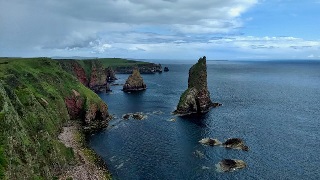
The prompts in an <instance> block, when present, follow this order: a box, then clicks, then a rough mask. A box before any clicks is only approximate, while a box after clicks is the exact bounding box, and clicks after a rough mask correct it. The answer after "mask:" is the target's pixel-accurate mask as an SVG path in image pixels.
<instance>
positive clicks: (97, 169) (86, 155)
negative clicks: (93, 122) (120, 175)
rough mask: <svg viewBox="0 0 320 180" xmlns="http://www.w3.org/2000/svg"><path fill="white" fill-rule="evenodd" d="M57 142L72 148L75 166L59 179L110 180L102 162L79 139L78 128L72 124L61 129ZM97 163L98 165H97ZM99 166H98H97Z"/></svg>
mask: <svg viewBox="0 0 320 180" xmlns="http://www.w3.org/2000/svg"><path fill="white" fill-rule="evenodd" d="M58 138H59V140H60V141H61V142H62V143H63V144H64V145H65V146H66V147H70V148H72V150H73V152H74V154H75V157H76V160H77V164H76V165H74V166H72V167H70V168H69V169H68V170H66V172H65V173H64V174H63V175H61V176H60V178H59V179H61V180H62V179H63V180H64V179H70V178H72V179H75V180H76V179H78V180H107V179H111V177H110V176H109V174H108V170H107V169H106V166H105V165H104V163H103V161H102V160H101V159H99V158H97V156H96V155H95V153H94V152H93V151H92V150H90V149H88V148H86V147H85V146H84V144H83V142H82V141H84V140H83V138H81V132H80V126H79V125H78V124H76V123H74V124H73V125H71V126H67V127H63V131H62V133H61V134H60V135H59V137H58ZM97 161H99V163H97ZM97 164H99V165H100V166H99V165H97Z"/></svg>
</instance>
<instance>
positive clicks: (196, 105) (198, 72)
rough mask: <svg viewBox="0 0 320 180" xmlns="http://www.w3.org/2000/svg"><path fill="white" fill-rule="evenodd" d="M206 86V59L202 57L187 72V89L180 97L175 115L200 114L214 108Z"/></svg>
mask: <svg viewBox="0 0 320 180" xmlns="http://www.w3.org/2000/svg"><path fill="white" fill-rule="evenodd" d="M215 105H216V104H214V103H212V101H211V99H210V92H209V91H208V86H207V64H206V57H205V56H204V57H202V58H200V59H199V60H198V62H197V63H196V64H195V65H193V66H192V67H191V68H190V70H189V79H188V89H187V90H186V91H185V92H184V93H183V94H182V95H181V97H180V101H179V104H178V106H177V109H176V110H175V111H174V113H176V114H180V115H188V114H193V113H197V114H202V113H206V112H208V111H209V110H210V108H211V107H215Z"/></svg>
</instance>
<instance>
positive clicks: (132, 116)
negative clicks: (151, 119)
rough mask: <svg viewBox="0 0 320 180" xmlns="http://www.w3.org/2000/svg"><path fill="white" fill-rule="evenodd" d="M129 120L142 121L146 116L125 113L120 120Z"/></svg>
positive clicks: (140, 113)
mask: <svg viewBox="0 0 320 180" xmlns="http://www.w3.org/2000/svg"><path fill="white" fill-rule="evenodd" d="M130 118H133V119H135V120H144V119H146V118H147V115H145V114H144V113H142V112H136V113H127V114H124V115H122V119H124V120H128V119H130Z"/></svg>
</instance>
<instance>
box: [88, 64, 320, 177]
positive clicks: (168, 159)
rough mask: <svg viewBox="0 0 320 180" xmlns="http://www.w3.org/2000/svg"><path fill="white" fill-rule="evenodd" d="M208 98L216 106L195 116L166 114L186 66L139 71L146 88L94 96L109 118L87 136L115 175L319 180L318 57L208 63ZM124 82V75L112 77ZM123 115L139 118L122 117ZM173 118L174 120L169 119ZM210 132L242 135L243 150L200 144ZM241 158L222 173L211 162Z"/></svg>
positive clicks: (184, 78)
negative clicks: (241, 164)
mask: <svg viewBox="0 0 320 180" xmlns="http://www.w3.org/2000/svg"><path fill="white" fill-rule="evenodd" d="M207 63H208V67H207V71H208V87H209V91H210V92H211V99H212V100H213V101H214V102H219V103H222V104H223V106H221V107H218V108H214V109H212V110H211V111H210V112H209V113H207V114H205V115H204V116H202V117H197V116H193V117H188V118H183V117H178V116H174V115H173V114H172V111H174V110H175V107H176V105H177V104H178V101H179V98H180V95H181V93H182V92H183V91H184V90H186V88H187V81H188V70H189V68H190V67H191V66H192V64H163V67H164V66H168V67H169V69H170V71H169V72H163V73H162V74H153V75H152V74H150V75H144V74H143V75H142V76H143V78H144V81H145V83H146V84H147V88H148V89H147V90H146V91H144V92H141V93H124V92H122V91H121V88H122V86H112V87H111V89H112V90H113V92H112V93H109V94H108V93H101V94H99V96H100V97H101V98H102V99H103V100H104V101H105V102H106V103H107V104H108V106H109V112H110V113H111V114H113V115H114V116H115V119H114V120H112V121H111V122H110V125H109V127H108V128H107V129H106V130H104V131H102V132H99V133H97V134H95V135H93V136H91V137H90V138H89V145H90V146H91V147H92V148H93V149H94V150H95V151H96V152H97V153H98V154H99V155H100V156H101V157H102V158H103V159H104V161H105V162H106V164H107V165H108V168H109V170H110V172H111V173H112V175H113V178H114V179H120V180H131V179H152V180H154V179H170V180H171V179H246V180H248V179H277V180H278V179H297V180H298V179H299V180H300V179H308V180H312V179H314V180H317V179H320V154H319V152H320V140H319V139H320V62H319V61H264V62H249V61H248V62H245V61H241V62H239V61H208V62H207ZM117 77H118V78H119V80H117V81H116V83H120V84H121V83H124V82H125V80H126V79H127V77H128V75H119V74H118V75H117ZM129 112H143V113H145V114H147V116H148V117H147V118H146V119H145V120H134V119H130V120H123V119H122V118H121V117H122V115H123V114H125V113H129ZM172 118H174V119H175V121H170V120H172ZM206 137H212V138H218V139H219V140H220V141H225V140H226V139H227V138H231V137H238V138H242V139H243V140H244V141H245V143H246V144H247V145H248V146H249V148H250V150H249V151H248V152H245V151H240V150H228V149H224V148H223V147H210V146H203V145H201V144H200V143H199V142H198V141H199V140H201V139H202V138H206ZM224 158H232V159H241V160H244V161H245V162H246V163H247V165H248V166H247V168H245V169H242V170H238V171H234V172H228V173H222V172H219V171H218V170H217V168H216V164H217V163H218V162H219V161H220V160H222V159H224Z"/></svg>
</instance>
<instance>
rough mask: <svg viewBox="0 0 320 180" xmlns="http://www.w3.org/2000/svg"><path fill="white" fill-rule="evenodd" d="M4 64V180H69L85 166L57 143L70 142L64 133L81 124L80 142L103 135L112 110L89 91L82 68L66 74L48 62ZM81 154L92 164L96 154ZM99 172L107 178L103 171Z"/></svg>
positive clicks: (0, 132) (0, 100) (0, 106)
mask: <svg viewBox="0 0 320 180" xmlns="http://www.w3.org/2000/svg"><path fill="white" fill-rule="evenodd" d="M0 62H6V63H4V64H1V66H0V126H1V128H0V142H1V143H0V179H21V178H23V179H59V177H61V176H63V177H65V178H69V177H70V176H68V175H66V174H65V173H66V171H69V170H71V169H73V168H74V167H77V166H78V165H79V164H83V162H82V161H83V159H84V158H77V156H78V155H79V154H77V153H76V151H77V150H74V149H73V148H74V147H73V146H68V145H67V144H65V145H64V144H63V143H61V141H60V140H59V138H58V137H61V138H62V139H63V138H64V135H66V136H67V137H69V136H68V133H67V134H64V135H62V136H59V135H60V134H61V131H62V129H63V127H64V126H66V125H67V124H68V123H69V122H72V124H73V123H75V124H78V125H79V128H77V132H78V133H77V134H78V135H77V136H84V135H85V134H87V133H90V132H93V131H96V130H100V129H103V128H105V127H106V126H107V125H108V122H109V120H110V118H111V116H110V115H109V113H108V106H107V105H106V104H105V103H104V101H102V100H101V99H100V98H99V96H98V95H97V94H95V93H94V92H93V91H91V90H90V89H88V88H87V87H86V86H85V85H89V83H90V81H89V80H88V78H87V76H85V73H84V72H86V71H85V69H83V68H80V67H82V66H81V65H80V64H76V63H73V62H72V63H70V65H71V66H68V68H69V69H70V71H69V72H68V71H66V70H65V68H61V64H60V63H59V62H58V61H55V60H51V59H49V58H31V59H26V58H9V59H8V58H0ZM95 71H99V70H98V68H97V69H96V70H95ZM73 73H74V74H73ZM96 75H97V76H99V73H96ZM98 79H99V78H98V77H97V82H99V80H98ZM91 82H92V81H91ZM62 134H63V133H62ZM72 137H73V136H72ZM61 138H60V139H61ZM71 140H73V141H77V142H79V141H80V140H79V139H78V138H75V137H74V138H71ZM62 141H63V140H62ZM83 141H84V140H83ZM80 149H81V152H82V153H81V156H83V157H85V159H92V158H90V157H93V156H90V155H88V154H91V155H93V154H94V152H93V151H91V150H90V149H88V148H87V147H86V146H85V145H83V146H81V147H80ZM88 152H90V153H88ZM85 161H87V160H85ZM92 163H94V161H92ZM85 164H87V163H85ZM90 167H91V166H90ZM96 167H97V169H100V170H102V172H103V173H102V174H105V175H103V176H104V177H106V178H107V177H109V175H108V174H107V170H106V169H105V168H104V167H103V166H99V165H97V166H96ZM64 175H66V176H64ZM72 177H74V176H72ZM82 178H85V177H81V178H79V179H82ZM106 178H96V177H94V176H90V179H106ZM62 179H63V178H62Z"/></svg>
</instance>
